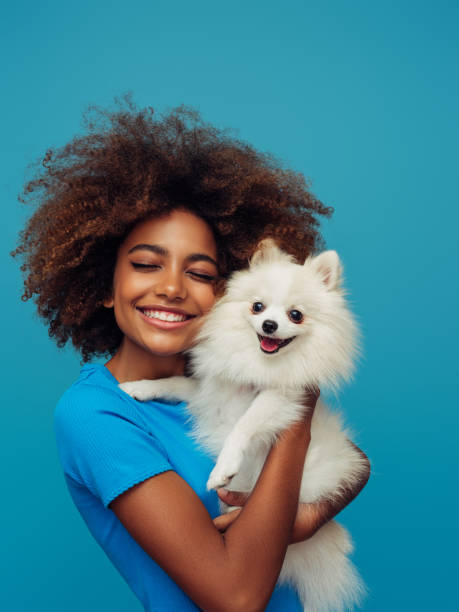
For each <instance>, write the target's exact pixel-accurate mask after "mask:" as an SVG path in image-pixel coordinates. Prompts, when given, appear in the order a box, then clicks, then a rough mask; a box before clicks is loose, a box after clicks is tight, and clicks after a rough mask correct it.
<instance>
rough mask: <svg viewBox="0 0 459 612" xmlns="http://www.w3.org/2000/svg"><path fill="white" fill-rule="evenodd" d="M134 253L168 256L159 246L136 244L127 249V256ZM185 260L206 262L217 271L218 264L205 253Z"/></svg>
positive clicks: (192, 254) (193, 254)
mask: <svg viewBox="0 0 459 612" xmlns="http://www.w3.org/2000/svg"><path fill="white" fill-rule="evenodd" d="M134 251H150V252H151V253H156V255H162V256H163V257H167V256H168V255H170V253H169V251H168V250H167V249H165V248H164V247H162V246H159V244H136V245H135V246H133V247H132V249H129V251H128V254H129V253H134ZM185 259H186V260H187V261H189V262H195V261H208V262H209V263H211V264H213V265H214V266H215V267H216V268H217V269H218V264H217V262H216V261H215V259H213V258H212V257H210V256H209V255H206V254H205V253H191V254H190V255H188V256H187V257H186V258H185Z"/></svg>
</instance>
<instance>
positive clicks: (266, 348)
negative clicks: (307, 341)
mask: <svg viewBox="0 0 459 612" xmlns="http://www.w3.org/2000/svg"><path fill="white" fill-rule="evenodd" d="M257 336H258V340H259V341H260V348H261V350H262V351H263V353H267V354H269V355H271V354H273V353H277V352H278V351H279V350H280V349H281V348H282V347H284V346H287V344H290V342H291V341H292V340H293V339H294V338H296V336H292V337H291V338H285V339H282V338H270V337H269V336H260V334H257Z"/></svg>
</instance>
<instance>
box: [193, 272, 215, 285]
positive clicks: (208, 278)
mask: <svg viewBox="0 0 459 612" xmlns="http://www.w3.org/2000/svg"><path fill="white" fill-rule="evenodd" d="M188 274H189V275H190V276H191V277H192V278H195V279H197V280H200V281H204V282H206V283H211V282H212V281H215V280H217V277H216V276H212V275H211V274H203V273H202V272H193V271H192V270H190V271H189V272H188Z"/></svg>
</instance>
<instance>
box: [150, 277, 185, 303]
mask: <svg viewBox="0 0 459 612" xmlns="http://www.w3.org/2000/svg"><path fill="white" fill-rule="evenodd" d="M155 280H156V284H155V286H154V291H155V294H156V295H157V296H158V297H163V298H166V299H167V300H169V301H170V302H179V301H182V300H184V299H185V298H186V287H185V283H184V279H183V276H182V274H181V273H180V271H178V270H177V271H174V270H167V269H164V270H162V272H161V273H160V274H158V276H156V279H155Z"/></svg>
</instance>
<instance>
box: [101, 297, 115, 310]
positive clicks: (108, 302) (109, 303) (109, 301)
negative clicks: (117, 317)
mask: <svg viewBox="0 0 459 612" xmlns="http://www.w3.org/2000/svg"><path fill="white" fill-rule="evenodd" d="M102 304H103V305H104V306H105V308H113V306H114V301H113V296H110V297H108V298H107V299H105V300H104V301H103V302H102Z"/></svg>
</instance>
